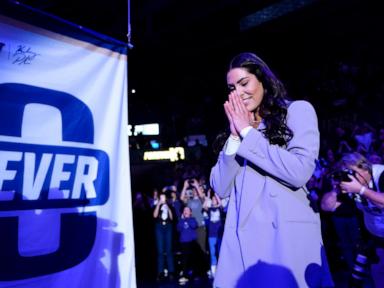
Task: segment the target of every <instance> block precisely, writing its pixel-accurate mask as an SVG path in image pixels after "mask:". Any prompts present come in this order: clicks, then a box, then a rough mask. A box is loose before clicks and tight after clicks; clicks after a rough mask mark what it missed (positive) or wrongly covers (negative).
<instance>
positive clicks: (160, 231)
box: [153, 193, 175, 280]
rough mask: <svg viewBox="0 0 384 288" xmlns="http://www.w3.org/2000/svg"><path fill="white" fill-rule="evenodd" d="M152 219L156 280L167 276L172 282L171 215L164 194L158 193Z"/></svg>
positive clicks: (173, 269) (173, 270)
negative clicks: (154, 239)
mask: <svg viewBox="0 0 384 288" xmlns="http://www.w3.org/2000/svg"><path fill="white" fill-rule="evenodd" d="M153 217H154V218H155V236H156V247H157V273H158V276H157V280H162V279H163V278H165V277H166V276H168V275H169V278H170V279H171V280H172V278H173V276H174V272H175V268H174V262H173V251H172V241H173V236H172V234H173V227H172V226H173V225H172V220H173V213H172V209H171V207H170V205H169V204H168V202H167V197H166V194H165V193H160V195H159V201H158V202H157V204H156V206H155V209H154V210H153ZM164 256H165V257H166V260H167V261H166V262H167V266H165V259H164ZM165 271H166V272H165ZM167 274H168V275H167Z"/></svg>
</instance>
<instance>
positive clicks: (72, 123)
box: [0, 83, 109, 281]
mask: <svg viewBox="0 0 384 288" xmlns="http://www.w3.org/2000/svg"><path fill="white" fill-rule="evenodd" d="M32 103H36V104H44V105H48V106H51V107H55V108H57V109H58V110H59V111H60V113H61V118H62V123H63V124H62V126H63V127H62V131H63V132H62V140H63V141H68V142H70V145H69V146H63V145H60V146H58V145H57V146H55V145H43V144H41V145H39V144H30V143H23V142H22V141H23V137H22V132H21V131H22V125H23V114H24V109H25V107H26V105H28V104H32ZM36 129H38V127H37V128H36ZM0 135H1V136H11V137H20V138H19V139H20V141H18V142H15V141H13V140H14V139H15V138H12V139H13V140H12V141H0V267H1V269H0V281H9V280H17V279H26V278H30V277H36V276H41V275H46V274H51V273H55V272H59V271H63V270H66V269H68V268H70V267H73V266H75V265H77V264H79V263H81V262H82V261H84V260H85V259H86V258H87V256H88V255H89V253H90V251H91V249H92V247H93V243H94V240H95V237H96V226H97V218H96V213H95V212H87V213H79V212H76V213H73V210H74V209H75V210H76V208H77V207H84V206H94V205H103V204H104V203H106V201H107V200H108V197H109V160H108V156H107V154H106V153H105V152H104V151H101V150H96V149H90V148H84V143H87V144H93V135H94V127H93V117H92V114H91V111H90V109H89V108H88V107H87V106H86V105H85V104H84V103H83V102H82V101H80V100H79V99H77V98H76V97H74V96H72V95H70V94H68V93H63V92H59V91H55V90H50V89H44V88H39V87H34V86H29V85H23V84H14V83H6V84H0ZM3 138H4V137H3ZM5 139H6V138H5ZM16 139H18V138H16ZM76 142H77V143H81V144H82V145H79V146H81V147H76ZM63 143H65V142H63ZM74 143H75V144H74ZM58 191H59V192H60V193H57V192H58ZM58 195H59V196H58ZM53 208H72V210H71V211H70V213H65V212H63V213H62V214H61V216H60V219H61V220H60V241H59V247H58V249H57V250H56V251H54V252H52V253H48V254H44V255H34V256H25V255H20V252H19V247H18V245H19V244H18V243H19V231H20V230H19V229H23V227H20V224H19V223H20V222H21V221H19V220H20V219H19V218H20V217H22V216H9V213H10V212H13V211H15V212H14V213H16V215H17V211H22V210H35V209H40V211H43V212H42V214H44V211H45V210H46V209H53ZM2 211H6V212H7V213H8V214H4V213H5V212H2ZM61 211H65V209H64V210H61ZM2 213H3V214H2ZM20 215H23V214H20ZM28 215H29V214H28ZM24 217H25V215H24ZM31 217H32V216H31ZM33 217H39V214H36V215H35V216H33ZM23 223H24V222H23ZM29 223H33V219H30V221H29ZM49 228H50V227H47V229H49Z"/></svg>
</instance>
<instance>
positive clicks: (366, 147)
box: [352, 122, 376, 154]
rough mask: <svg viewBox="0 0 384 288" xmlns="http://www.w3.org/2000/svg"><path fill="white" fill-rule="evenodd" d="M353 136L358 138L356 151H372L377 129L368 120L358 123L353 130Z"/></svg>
mask: <svg viewBox="0 0 384 288" xmlns="http://www.w3.org/2000/svg"><path fill="white" fill-rule="evenodd" d="M352 134H353V137H354V138H355V140H356V144H357V147H356V151H359V152H360V153H361V154H366V153H368V152H370V151H371V146H372V143H373V142H374V141H375V137H376V135H375V129H374V128H373V127H371V126H370V125H369V124H368V123H367V122H364V123H363V124H356V125H355V129H354V131H353V133H352Z"/></svg>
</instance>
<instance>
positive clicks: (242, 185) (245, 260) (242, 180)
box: [210, 101, 333, 288]
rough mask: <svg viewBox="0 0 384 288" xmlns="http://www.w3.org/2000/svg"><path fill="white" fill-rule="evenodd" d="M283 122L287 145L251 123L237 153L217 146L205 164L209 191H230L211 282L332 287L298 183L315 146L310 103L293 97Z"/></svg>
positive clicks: (314, 219)
mask: <svg viewBox="0 0 384 288" xmlns="http://www.w3.org/2000/svg"><path fill="white" fill-rule="evenodd" d="M287 124H288V126H289V127H290V129H291V130H292V131H293V134H294V136H293V138H292V140H291V141H290V142H289V143H288V145H287V147H284V148H283V147H279V146H277V145H271V144H269V142H268V140H267V139H266V138H265V137H264V136H263V134H262V133H261V132H260V131H259V130H257V129H251V130H250V131H249V133H248V135H247V136H246V137H245V138H244V139H243V140H242V142H241V144H240V147H239V149H238V151H237V153H236V154H235V155H226V154H225V153H224V152H223V151H225V147H224V149H223V151H222V152H221V153H220V155H219V158H218V161H217V163H216V165H215V166H214V167H213V168H212V171H211V177H210V182H211V186H212V187H213V189H214V191H215V192H216V193H217V194H218V195H219V196H220V197H222V198H225V197H230V200H229V207H228V212H227V218H226V223H225V231H224V236H223V241H222V245H221V249H220V256H219V263H218V267H217V271H216V275H215V281H214V287H217V288H234V287H236V288H245V287H252V288H254V287H260V288H262V287H284V288H291V287H292V288H303V287H311V288H313V287H333V282H332V279H331V275H330V272H329V268H328V264H327V260H326V257H325V252H324V249H323V242H322V237H321V230H320V217H319V215H318V214H316V213H315V212H314V211H313V210H312V208H311V207H310V205H309V200H308V199H307V190H306V188H305V184H306V182H307V181H308V180H309V178H310V177H311V175H312V173H313V171H314V169H315V160H316V158H317V157H318V152H319V131H318V123H317V116H316V112H315V110H314V109H313V107H312V105H311V104H310V103H308V102H306V101H294V102H292V103H291V104H290V105H289V107H288V115H287ZM262 128H263V124H261V125H260V127H259V129H262Z"/></svg>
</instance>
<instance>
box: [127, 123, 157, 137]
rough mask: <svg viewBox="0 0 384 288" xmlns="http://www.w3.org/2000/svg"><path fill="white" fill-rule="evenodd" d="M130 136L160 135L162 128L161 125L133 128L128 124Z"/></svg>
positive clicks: (143, 125)
mask: <svg viewBox="0 0 384 288" xmlns="http://www.w3.org/2000/svg"><path fill="white" fill-rule="evenodd" d="M127 129H128V136H132V135H133V136H137V135H139V134H141V135H159V134H160V128H159V123H150V124H142V125H135V126H132V125H130V124H128V127H127Z"/></svg>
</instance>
